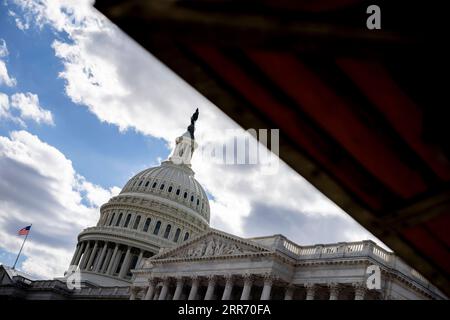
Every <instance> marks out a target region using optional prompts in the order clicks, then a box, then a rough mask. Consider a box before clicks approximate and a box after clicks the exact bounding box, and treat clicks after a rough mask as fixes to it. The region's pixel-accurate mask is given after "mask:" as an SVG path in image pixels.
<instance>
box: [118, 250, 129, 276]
mask: <svg viewBox="0 0 450 320" xmlns="http://www.w3.org/2000/svg"><path fill="white" fill-rule="evenodd" d="M130 258H131V247H128V248H127V253H126V254H125V258H124V259H123V263H122V266H121V267H120V271H119V278H125V276H126V274H127V272H128V267H129V265H130Z"/></svg>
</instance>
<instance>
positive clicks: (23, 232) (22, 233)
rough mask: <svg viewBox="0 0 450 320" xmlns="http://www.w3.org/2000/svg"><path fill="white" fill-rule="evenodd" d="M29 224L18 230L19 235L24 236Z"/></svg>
mask: <svg viewBox="0 0 450 320" xmlns="http://www.w3.org/2000/svg"><path fill="white" fill-rule="evenodd" d="M30 229H31V226H27V227H25V228H22V229H20V230H19V236H25V235H27V234H28V233H29V232H30Z"/></svg>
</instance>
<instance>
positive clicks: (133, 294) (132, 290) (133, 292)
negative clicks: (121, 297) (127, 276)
mask: <svg viewBox="0 0 450 320" xmlns="http://www.w3.org/2000/svg"><path fill="white" fill-rule="evenodd" d="M136 293H137V288H136V287H135V286H130V300H136Z"/></svg>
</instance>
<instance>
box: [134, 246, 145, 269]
mask: <svg viewBox="0 0 450 320" xmlns="http://www.w3.org/2000/svg"><path fill="white" fill-rule="evenodd" d="M143 256H144V250H142V249H141V250H140V251H139V257H138V259H137V261H136V265H135V266H134V268H135V269H138V268H139V266H140V264H141V261H142V257H143Z"/></svg>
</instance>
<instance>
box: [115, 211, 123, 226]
mask: <svg viewBox="0 0 450 320" xmlns="http://www.w3.org/2000/svg"><path fill="white" fill-rule="evenodd" d="M120 220H122V213H120V214H119V217H118V218H117V221H116V227H118V226H119V224H120Z"/></svg>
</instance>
